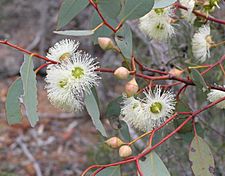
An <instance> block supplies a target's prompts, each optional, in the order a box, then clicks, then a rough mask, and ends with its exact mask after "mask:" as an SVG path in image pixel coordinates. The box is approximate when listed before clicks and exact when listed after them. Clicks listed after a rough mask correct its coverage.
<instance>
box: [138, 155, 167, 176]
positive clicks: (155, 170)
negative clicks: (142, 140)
mask: <svg viewBox="0 0 225 176" xmlns="http://www.w3.org/2000/svg"><path fill="white" fill-rule="evenodd" d="M139 163H140V166H141V171H142V172H143V174H144V175H146V176H158V175H160V176H170V173H169V171H168V170H167V168H166V166H165V165H164V163H163V161H162V160H161V159H160V157H159V156H158V155H157V154H156V152H154V151H152V152H151V153H150V154H148V155H147V156H146V159H145V160H144V161H141V160H140V161H139Z"/></svg>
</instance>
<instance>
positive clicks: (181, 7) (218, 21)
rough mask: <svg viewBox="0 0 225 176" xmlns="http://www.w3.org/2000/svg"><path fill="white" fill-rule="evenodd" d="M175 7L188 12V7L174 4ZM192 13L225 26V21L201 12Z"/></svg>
mask: <svg viewBox="0 0 225 176" xmlns="http://www.w3.org/2000/svg"><path fill="white" fill-rule="evenodd" d="M174 6H175V7H177V8H180V9H183V10H188V9H187V7H185V6H182V5H181V4H180V3H179V2H177V3H174ZM192 13H194V14H195V15H196V16H199V17H202V18H205V19H206V20H209V21H213V22H216V23H219V24H224V25H225V21H224V20H221V19H217V18H214V17H210V16H208V15H206V14H203V13H200V12H198V11H196V10H193V11H192Z"/></svg>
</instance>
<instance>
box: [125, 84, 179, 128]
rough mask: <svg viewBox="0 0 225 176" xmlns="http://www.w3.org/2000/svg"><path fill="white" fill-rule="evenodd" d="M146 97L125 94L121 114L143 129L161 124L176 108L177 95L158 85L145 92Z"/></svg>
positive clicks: (131, 123)
mask: <svg viewBox="0 0 225 176" xmlns="http://www.w3.org/2000/svg"><path fill="white" fill-rule="evenodd" d="M144 95H145V98H144V99H142V100H141V99H136V98H134V97H129V98H127V97H126V96H124V101H123V106H122V108H121V115H122V116H123V119H124V120H125V121H126V122H127V123H129V124H130V125H132V126H134V127H135V128H137V129H139V130H141V131H149V130H152V129H153V128H156V127H158V126H160V125H161V124H162V123H163V122H165V120H166V119H167V118H168V117H170V116H171V115H172V114H173V112H174V110H175V104H176V101H175V95H174V94H173V93H172V92H170V91H163V90H162V89H161V87H160V86H157V87H156V88H155V89H154V91H152V90H148V91H145V92H144Z"/></svg>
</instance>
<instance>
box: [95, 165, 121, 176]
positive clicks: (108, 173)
mask: <svg viewBox="0 0 225 176" xmlns="http://www.w3.org/2000/svg"><path fill="white" fill-rule="evenodd" d="M96 176H121V173H120V166H114V167H108V168H105V169H104V170H102V171H101V172H99V173H98V174H97V175H96Z"/></svg>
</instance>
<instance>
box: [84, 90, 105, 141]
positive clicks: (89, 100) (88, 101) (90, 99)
mask: <svg viewBox="0 0 225 176" xmlns="http://www.w3.org/2000/svg"><path fill="white" fill-rule="evenodd" d="M84 103H85V105H86V109H87V111H88V114H89V115H90V116H91V119H92V121H93V124H94V125H95V127H96V129H97V130H98V131H99V132H100V133H101V134H102V135H103V136H105V137H107V134H106V131H105V128H104V126H103V125H102V122H101V120H100V112H99V108H98V103H97V101H96V99H95V96H94V94H93V93H92V92H90V94H86V95H85V98H84Z"/></svg>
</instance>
